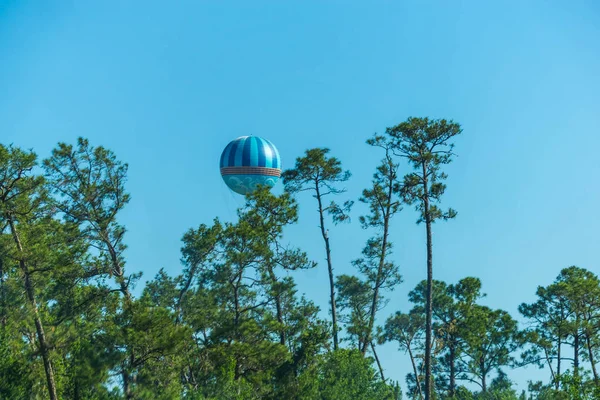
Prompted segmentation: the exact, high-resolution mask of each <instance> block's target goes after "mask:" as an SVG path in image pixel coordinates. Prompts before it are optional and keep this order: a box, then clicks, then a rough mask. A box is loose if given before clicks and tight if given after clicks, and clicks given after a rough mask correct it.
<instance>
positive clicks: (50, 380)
mask: <svg viewBox="0 0 600 400" xmlns="http://www.w3.org/2000/svg"><path fill="white" fill-rule="evenodd" d="M7 220H8V224H9V226H10V230H11V233H12V236H13V239H14V241H15V244H16V245H17V249H18V250H19V253H21V259H19V267H20V268H21V271H22V272H23V275H24V277H25V292H26V293H27V299H28V300H29V303H30V305H31V309H32V311H33V319H34V322H35V330H36V333H37V338H38V342H39V348H40V353H41V354H42V360H43V362H44V371H45V373H46V383H47V385H48V394H49V395H50V400H58V395H57V394H56V383H55V382H54V368H53V367H52V360H50V351H49V349H48V343H47V342H46V333H45V332H44V325H43V324H42V320H41V318H40V315H39V310H38V306H37V302H36V299H35V292H34V289H33V283H32V282H31V277H30V274H29V269H28V267H27V264H26V263H25V259H24V257H25V254H24V251H23V245H22V244H21V240H20V239H19V234H18V232H17V230H16V227H15V224H14V221H13V219H12V217H11V216H10V215H9V216H7Z"/></svg>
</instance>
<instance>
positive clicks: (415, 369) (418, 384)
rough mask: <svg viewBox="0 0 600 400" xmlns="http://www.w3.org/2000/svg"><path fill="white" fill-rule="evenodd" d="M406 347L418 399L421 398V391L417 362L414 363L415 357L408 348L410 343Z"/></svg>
mask: <svg viewBox="0 0 600 400" xmlns="http://www.w3.org/2000/svg"><path fill="white" fill-rule="evenodd" d="M406 348H407V349H408V355H409V357H410V362H411V363H412V367H413V371H414V373H415V382H416V384H417V391H418V393H419V399H421V400H423V393H422V392H421V380H420V379H419V371H417V364H415V357H414V356H413V353H412V350H411V348H410V344H407V346H406Z"/></svg>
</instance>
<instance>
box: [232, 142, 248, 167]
mask: <svg viewBox="0 0 600 400" xmlns="http://www.w3.org/2000/svg"><path fill="white" fill-rule="evenodd" d="M245 141H246V138H241V139H240V140H239V141H238V142H237V146H236V148H235V161H234V163H233V165H234V166H236V167H241V166H242V155H243V154H244V142H245Z"/></svg>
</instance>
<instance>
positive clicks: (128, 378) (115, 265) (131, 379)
mask: <svg viewBox="0 0 600 400" xmlns="http://www.w3.org/2000/svg"><path fill="white" fill-rule="evenodd" d="M100 237H101V238H103V240H104V243H105V244H106V247H107V248H108V253H109V255H110V261H111V266H112V269H113V273H114V275H115V277H116V281H117V283H118V284H119V289H120V291H121V294H122V295H123V297H124V298H125V311H126V312H127V311H129V312H131V310H132V308H131V306H132V305H133V298H132V296H131V292H130V291H129V286H128V285H127V283H126V282H125V271H124V270H123V267H122V266H121V262H120V261H119V256H118V254H117V251H116V250H115V248H114V246H113V244H112V243H111V242H110V240H109V239H108V238H109V237H110V236H109V235H108V233H107V232H100ZM128 347H129V346H128ZM128 358H129V360H128V361H125V362H124V363H123V365H122V369H123V370H122V371H121V377H122V378H123V393H125V398H126V399H127V400H131V399H133V397H134V396H133V388H132V386H133V383H135V380H136V376H135V375H133V376H132V371H130V369H132V368H133V365H134V364H135V353H134V351H133V349H131V348H129V349H128ZM128 363H129V365H127V364H128Z"/></svg>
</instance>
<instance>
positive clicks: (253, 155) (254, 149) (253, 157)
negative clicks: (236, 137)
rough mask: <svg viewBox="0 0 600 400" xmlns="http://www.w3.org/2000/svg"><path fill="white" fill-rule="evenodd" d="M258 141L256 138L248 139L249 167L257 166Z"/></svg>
mask: <svg viewBox="0 0 600 400" xmlns="http://www.w3.org/2000/svg"><path fill="white" fill-rule="evenodd" d="M258 152H259V148H258V141H257V140H256V137H254V136H251V137H250V166H255V165H258Z"/></svg>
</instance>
